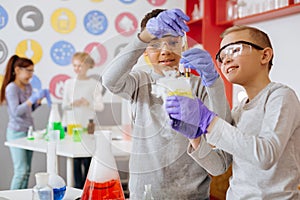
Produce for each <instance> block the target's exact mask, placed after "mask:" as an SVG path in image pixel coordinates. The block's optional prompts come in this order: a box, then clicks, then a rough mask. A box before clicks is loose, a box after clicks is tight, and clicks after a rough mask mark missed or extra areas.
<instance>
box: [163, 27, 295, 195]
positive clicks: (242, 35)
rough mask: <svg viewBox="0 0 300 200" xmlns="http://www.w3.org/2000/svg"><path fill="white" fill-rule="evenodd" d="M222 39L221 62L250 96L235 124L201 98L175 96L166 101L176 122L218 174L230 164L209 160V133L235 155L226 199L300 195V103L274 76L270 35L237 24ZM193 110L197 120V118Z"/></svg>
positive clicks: (198, 158) (194, 149)
mask: <svg viewBox="0 0 300 200" xmlns="http://www.w3.org/2000/svg"><path fill="white" fill-rule="evenodd" d="M222 38H223V39H222V41H221V45H220V46H221V49H220V51H219V52H218V53H217V55H216V59H217V62H218V66H219V67H220V69H221V71H222V73H223V74H224V76H225V77H226V78H227V79H228V80H229V81H230V82H232V83H234V84H239V85H241V86H243V87H244V89H245V90H246V92H247V95H248V97H247V98H245V99H244V100H243V101H242V102H241V103H240V105H238V106H237V107H236V108H234V109H233V110H232V117H233V125H231V124H229V123H227V122H226V121H224V120H222V119H221V118H220V117H218V116H216V114H215V113H214V112H212V111H210V110H209V109H208V108H207V107H206V106H205V105H204V104H203V103H202V102H201V100H199V99H191V98H185V97H179V96H172V97H169V98H168V99H167V103H166V107H167V108H166V109H167V112H168V114H169V116H170V118H171V119H172V121H174V122H176V123H173V125H172V126H173V128H174V129H176V130H179V131H180V132H181V133H182V134H183V135H184V136H186V137H188V138H190V143H191V146H190V147H189V149H188V152H189V153H190V155H191V156H192V157H193V158H194V159H195V160H196V161H197V162H198V163H199V165H200V166H201V167H203V168H205V169H207V170H208V171H209V172H210V173H212V174H214V175H218V174H221V173H223V172H225V171H226V170H227V168H226V166H228V165H229V163H227V162H228V160H222V159H219V160H218V159H215V160H214V161H212V162H206V161H205V162H204V161H203V158H205V156H206V155H211V154H214V153H215V152H214V151H213V150H212V149H211V148H210V147H209V146H207V143H204V142H203V135H205V136H206V139H207V142H208V143H209V144H211V145H214V146H215V147H216V148H217V149H221V150H224V151H226V152H228V153H230V154H232V158H233V161H232V177H231V179H230V186H229V189H228V191H227V198H226V199H272V200H276V199H277V200H281V199H300V194H299V191H298V190H297V185H298V184H299V183H300V172H299V169H300V146H299V144H300V104H299V100H298V98H297V95H296V94H295V92H294V91H293V90H292V89H291V88H289V87H287V86H285V85H283V84H280V83H275V82H271V80H270V78H269V72H270V70H271V67H272V59H273V49H272V45H271V42H270V40H269V37H268V35H267V34H265V33H264V32H262V31H260V30H258V29H256V28H253V27H247V26H234V27H231V28H229V29H227V30H226V31H225V32H224V33H223V34H222ZM185 105H189V107H188V106H185ZM191 107H192V109H190V108H191ZM191 115H193V116H196V117H197V119H194V120H193V121H192V122H191V120H190V119H189V116H191ZM178 121H179V122H181V123H178ZM183 125H185V126H193V127H194V126H198V127H199V130H198V131H197V132H196V133H195V132H194V133H191V132H188V131H185V130H183V129H180V126H183ZM201 136H202V137H201ZM205 149H206V153H205ZM214 150H215V149H214ZM218 166H219V167H218Z"/></svg>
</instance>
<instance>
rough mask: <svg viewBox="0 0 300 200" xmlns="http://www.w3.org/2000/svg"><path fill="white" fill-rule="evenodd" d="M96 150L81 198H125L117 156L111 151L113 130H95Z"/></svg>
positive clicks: (119, 199) (87, 199)
mask: <svg viewBox="0 0 300 200" xmlns="http://www.w3.org/2000/svg"><path fill="white" fill-rule="evenodd" d="M94 137H95V145H96V147H95V152H94V154H93V158H92V161H91V164H90V168H89V172H88V175H87V179H86V182H85V184H84V187H83V192H82V196H81V200H89V199H94V200H98V199H107V200H108V199H118V200H125V196H124V192H123V189H122V185H121V181H120V176H119V173H118V169H117V165H116V161H115V158H114V156H113V154H112V151H111V131H95V133H94Z"/></svg>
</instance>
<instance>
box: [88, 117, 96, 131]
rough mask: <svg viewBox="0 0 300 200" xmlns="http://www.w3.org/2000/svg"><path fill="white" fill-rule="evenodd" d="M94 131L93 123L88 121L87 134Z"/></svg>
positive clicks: (91, 120)
mask: <svg viewBox="0 0 300 200" xmlns="http://www.w3.org/2000/svg"><path fill="white" fill-rule="evenodd" d="M94 131H95V123H94V120H93V119H89V123H88V126H87V132H88V134H93V133H94Z"/></svg>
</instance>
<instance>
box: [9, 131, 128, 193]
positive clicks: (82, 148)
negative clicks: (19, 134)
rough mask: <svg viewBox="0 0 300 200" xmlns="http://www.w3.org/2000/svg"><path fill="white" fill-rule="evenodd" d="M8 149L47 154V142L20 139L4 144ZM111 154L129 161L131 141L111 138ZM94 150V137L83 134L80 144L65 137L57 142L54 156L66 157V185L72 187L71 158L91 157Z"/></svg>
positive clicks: (72, 165)
mask: <svg viewBox="0 0 300 200" xmlns="http://www.w3.org/2000/svg"><path fill="white" fill-rule="evenodd" d="M4 144H5V145H6V146H9V147H16V148H22V149H27V150H32V151H37V152H42V153H47V141H45V140H44V139H38V140H27V139H26V138H20V139H16V140H12V141H6V142H5V143H4ZM111 147H112V153H113V155H114V156H115V157H123V158H124V157H125V158H126V159H129V156H130V151H131V141H130V140H123V139H121V138H119V137H113V140H112V144H111ZM94 149H95V141H94V135H91V134H86V133H84V134H83V135H82V140H81V142H73V140H72V137H71V136H69V135H66V137H65V139H63V140H60V141H58V143H57V148H56V154H57V155H58V156H63V157H66V160H67V162H66V169H67V170H66V171H67V185H68V186H70V187H72V186H74V176H73V169H74V164H73V158H81V157H92V155H93V152H94Z"/></svg>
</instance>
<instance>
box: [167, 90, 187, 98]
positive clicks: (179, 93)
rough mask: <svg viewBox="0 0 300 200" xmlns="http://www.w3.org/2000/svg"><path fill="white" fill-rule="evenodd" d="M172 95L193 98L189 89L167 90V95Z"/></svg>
mask: <svg viewBox="0 0 300 200" xmlns="http://www.w3.org/2000/svg"><path fill="white" fill-rule="evenodd" d="M173 95H176V96H184V97H189V98H193V95H192V92H191V91H182V90H175V91H171V92H168V96H173Z"/></svg>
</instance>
